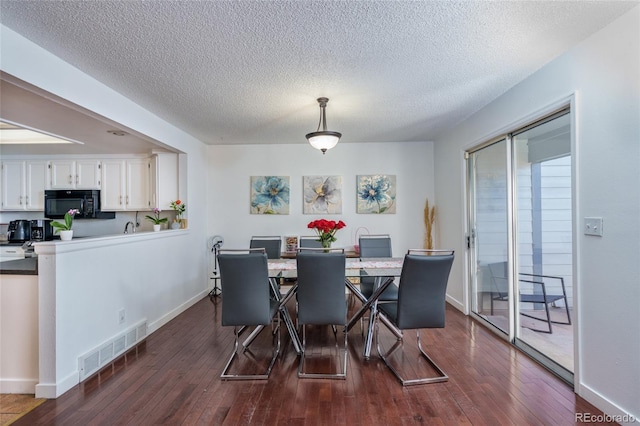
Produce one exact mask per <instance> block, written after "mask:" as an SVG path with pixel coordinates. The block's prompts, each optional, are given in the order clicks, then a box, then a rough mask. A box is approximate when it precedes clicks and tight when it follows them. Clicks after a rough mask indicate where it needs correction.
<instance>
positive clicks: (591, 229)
mask: <svg viewBox="0 0 640 426" xmlns="http://www.w3.org/2000/svg"><path fill="white" fill-rule="evenodd" d="M584 235H595V236H597V237H602V218H601V217H585V218H584Z"/></svg>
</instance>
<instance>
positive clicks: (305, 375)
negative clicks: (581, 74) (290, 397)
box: [298, 325, 348, 380]
mask: <svg viewBox="0 0 640 426" xmlns="http://www.w3.org/2000/svg"><path fill="white" fill-rule="evenodd" d="M332 327H334V328H335V326H334V325H332ZM342 332H343V334H344V343H343V348H344V349H343V353H344V355H343V357H342V362H341V364H342V365H341V366H340V372H339V373H336V374H324V373H305V372H303V371H302V370H303V367H304V361H305V348H306V343H307V335H306V326H305V325H302V353H301V354H300V360H299V362H298V377H299V378H301V379H340V380H345V379H346V378H347V354H348V350H347V329H346V327H343V330H342ZM336 350H337V351H338V353H340V348H339V345H338V340H337V336H336Z"/></svg>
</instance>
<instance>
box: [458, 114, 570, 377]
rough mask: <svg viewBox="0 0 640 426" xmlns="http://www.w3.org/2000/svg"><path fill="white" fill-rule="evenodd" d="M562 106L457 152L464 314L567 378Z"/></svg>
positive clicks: (565, 127) (566, 124) (566, 147)
mask: <svg viewBox="0 0 640 426" xmlns="http://www.w3.org/2000/svg"><path fill="white" fill-rule="evenodd" d="M571 174H572V157H571V128H570V113H569V110H568V108H567V109H565V110H561V111H558V112H556V113H554V114H552V115H549V116H547V117H544V118H543V119H541V120H539V121H537V122H535V123H532V124H531V125H528V126H524V127H522V128H519V129H515V130H514V131H513V132H511V133H508V134H506V135H504V137H502V138H498V139H496V140H494V141H489V142H487V143H485V144H483V145H482V146H479V147H478V148H476V149H474V150H471V151H469V152H468V153H467V186H468V206H469V210H468V247H469V253H470V256H469V259H470V261H471V264H470V267H469V271H470V284H471V293H470V294H471V311H472V315H474V316H476V317H477V318H479V319H481V320H482V321H484V322H486V324H488V325H490V326H491V327H493V328H494V329H495V330H496V332H498V333H500V334H502V335H504V336H505V337H506V338H507V339H508V340H509V341H511V342H512V343H513V344H514V345H516V346H518V347H520V348H522V349H523V350H524V351H526V352H528V353H530V354H531V355H532V356H534V357H535V358H536V359H538V360H539V361H540V362H542V363H543V364H545V365H546V366H547V367H549V368H550V369H551V370H552V371H554V372H556V374H558V375H559V376H561V377H562V378H564V379H565V380H567V381H569V382H570V381H572V380H573V375H572V372H573V354H574V345H573V328H572V312H573V297H572V295H573V286H574V282H573V274H572V271H573V261H574V260H573V259H574V255H573V250H572V247H573V244H572V240H573V237H572V230H573V210H572V205H573V201H572V198H573V189H572V177H571Z"/></svg>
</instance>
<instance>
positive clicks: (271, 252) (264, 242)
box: [249, 235, 282, 259]
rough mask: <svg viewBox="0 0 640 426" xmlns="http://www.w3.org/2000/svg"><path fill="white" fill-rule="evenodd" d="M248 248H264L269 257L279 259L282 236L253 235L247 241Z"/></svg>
mask: <svg viewBox="0 0 640 426" xmlns="http://www.w3.org/2000/svg"><path fill="white" fill-rule="evenodd" d="M249 247H250V248H264V249H265V251H266V253H267V258H269V259H280V255H281V248H282V238H281V237H279V236H277V235H275V236H253V237H251V241H250V242H249Z"/></svg>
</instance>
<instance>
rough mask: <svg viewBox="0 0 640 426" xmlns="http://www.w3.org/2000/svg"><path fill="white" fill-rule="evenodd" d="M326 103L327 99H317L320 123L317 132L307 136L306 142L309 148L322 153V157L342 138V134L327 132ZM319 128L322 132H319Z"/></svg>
mask: <svg viewBox="0 0 640 426" xmlns="http://www.w3.org/2000/svg"><path fill="white" fill-rule="evenodd" d="M327 102H329V98H318V103H319V104H320V121H319V122H318V130H316V131H315V132H313V133H309V134H307V140H308V141H309V143H310V144H311V146H312V147H314V148H315V149H319V150H320V151H322V154H323V155H324V153H325V152H327V150H328V149H331V148H333V147H334V146H336V145H337V144H338V141H339V140H340V138H341V137H342V133H338V132H331V131H328V130H327V116H326V114H325V108H326V107H327ZM321 127H322V130H320V128H321Z"/></svg>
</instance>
